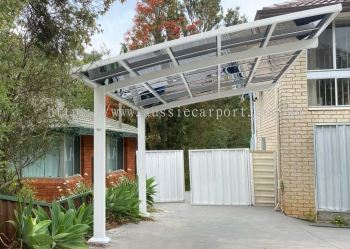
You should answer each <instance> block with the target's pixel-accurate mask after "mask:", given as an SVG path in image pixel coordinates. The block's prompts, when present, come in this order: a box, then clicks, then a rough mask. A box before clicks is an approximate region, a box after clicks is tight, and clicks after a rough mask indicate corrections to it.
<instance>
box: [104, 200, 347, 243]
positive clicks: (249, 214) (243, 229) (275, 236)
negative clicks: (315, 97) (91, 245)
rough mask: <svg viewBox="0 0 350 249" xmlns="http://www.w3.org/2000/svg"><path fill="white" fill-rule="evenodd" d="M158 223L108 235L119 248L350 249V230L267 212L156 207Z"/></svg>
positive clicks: (183, 205)
mask: <svg viewBox="0 0 350 249" xmlns="http://www.w3.org/2000/svg"><path fill="white" fill-rule="evenodd" d="M157 208H159V209H161V210H163V211H161V212H159V213H152V217H153V218H154V220H155V221H154V222H152V221H151V222H141V223H139V224H128V225H124V226H122V227H120V228H117V229H113V230H110V231H108V236H110V237H111V238H112V243H111V244H110V245H109V246H108V247H107V248H121V249H197V248H198V249H229V248H230V249H231V248H232V249H233V248H234V249H237V248H249V249H251V248H266V249H269V248H281V249H285V248H307V249H311V248H315V249H316V248H317V249H320V248H327V249H333V248H342V249H343V248H344V249H345V248H350V229H345V228H324V227H314V226H310V225H309V224H308V223H306V222H303V221H301V220H297V219H293V218H289V217H286V216H284V215H283V214H282V213H279V212H274V211H273V210H272V208H266V207H241V206H191V205H190V204H189V202H186V203H168V204H158V205H157Z"/></svg>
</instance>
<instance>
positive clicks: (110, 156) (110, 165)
mask: <svg viewBox="0 0 350 249" xmlns="http://www.w3.org/2000/svg"><path fill="white" fill-rule="evenodd" d="M123 152H124V150H123V139H122V138H116V137H112V136H107V138H106V170H107V172H110V171H115V170H119V169H123V168H124V167H123V166H124V160H123V159H124V158H123Z"/></svg>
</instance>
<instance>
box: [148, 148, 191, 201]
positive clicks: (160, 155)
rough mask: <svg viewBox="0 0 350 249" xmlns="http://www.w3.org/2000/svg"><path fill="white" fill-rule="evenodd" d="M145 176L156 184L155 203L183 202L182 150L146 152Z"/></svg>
mask: <svg viewBox="0 0 350 249" xmlns="http://www.w3.org/2000/svg"><path fill="white" fill-rule="evenodd" d="M146 175H147V178H150V177H154V178H155V180H156V183H157V188H156V189H157V194H156V196H155V198H154V199H155V201H156V202H178V201H184V191H185V177H184V157H183V151H182V150H157V151H146Z"/></svg>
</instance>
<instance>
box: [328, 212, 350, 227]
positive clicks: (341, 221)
mask: <svg viewBox="0 0 350 249" xmlns="http://www.w3.org/2000/svg"><path fill="white" fill-rule="evenodd" d="M331 223H332V224H333V225H336V226H337V227H343V226H348V225H349V223H348V222H347V220H346V219H345V218H344V217H343V216H341V215H336V216H334V217H333V220H332V221H331Z"/></svg>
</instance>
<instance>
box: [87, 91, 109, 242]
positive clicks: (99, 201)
mask: <svg viewBox="0 0 350 249" xmlns="http://www.w3.org/2000/svg"><path fill="white" fill-rule="evenodd" d="M102 90H103V89H102V88H95V89H94V169H93V170H94V227H93V237H92V238H91V239H90V240H89V242H92V243H97V244H107V243H109V242H110V238H108V237H107V236H106V100H105V94H104V92H103V91H102Z"/></svg>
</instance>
